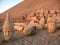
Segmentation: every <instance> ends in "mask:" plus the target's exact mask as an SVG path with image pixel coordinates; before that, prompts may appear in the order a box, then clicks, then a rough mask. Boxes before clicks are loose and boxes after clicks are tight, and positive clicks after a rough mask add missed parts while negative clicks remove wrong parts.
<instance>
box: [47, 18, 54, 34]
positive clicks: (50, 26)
mask: <svg viewBox="0 0 60 45" xmlns="http://www.w3.org/2000/svg"><path fill="white" fill-rule="evenodd" d="M47 30H48V32H49V33H53V32H55V23H54V19H53V18H52V17H48V19H47Z"/></svg>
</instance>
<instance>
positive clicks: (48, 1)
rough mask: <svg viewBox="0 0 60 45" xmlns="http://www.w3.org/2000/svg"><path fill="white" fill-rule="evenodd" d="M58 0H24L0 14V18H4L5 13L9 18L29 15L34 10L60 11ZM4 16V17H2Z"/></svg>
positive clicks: (59, 0)
mask: <svg viewBox="0 0 60 45" xmlns="http://www.w3.org/2000/svg"><path fill="white" fill-rule="evenodd" d="M59 2H60V0H25V1H23V2H21V3H20V4H18V5H16V6H14V7H12V8H10V9H9V10H7V11H6V12H4V13H2V14H1V15H0V17H2V18H4V17H5V15H6V13H7V12H8V13H9V14H10V15H11V17H13V18H15V17H20V16H22V15H25V14H29V13H30V12H32V11H35V10H36V9H44V10H50V9H55V10H60V3H59ZM3 16H4V17H3Z"/></svg>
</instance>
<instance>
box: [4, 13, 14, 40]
mask: <svg viewBox="0 0 60 45" xmlns="http://www.w3.org/2000/svg"><path fill="white" fill-rule="evenodd" d="M12 33H13V24H12V21H11V18H10V16H9V14H8V13H7V16H6V20H5V22H4V25H3V35H4V39H5V40H6V41H8V40H9V39H11V37H12Z"/></svg>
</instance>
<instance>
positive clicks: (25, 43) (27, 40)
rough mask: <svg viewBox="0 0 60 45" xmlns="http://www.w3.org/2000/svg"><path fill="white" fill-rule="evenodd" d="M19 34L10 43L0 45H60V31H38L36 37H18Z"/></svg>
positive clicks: (16, 33)
mask: <svg viewBox="0 0 60 45" xmlns="http://www.w3.org/2000/svg"><path fill="white" fill-rule="evenodd" d="M18 33H19V32H15V36H16V37H15V38H14V39H13V40H12V41H9V42H2V43H1V44H0V45H60V30H58V29H57V31H56V32H55V33H48V31H47V30H38V31H37V33H36V35H33V36H25V37H21V36H20V37H18V35H19V34H18Z"/></svg>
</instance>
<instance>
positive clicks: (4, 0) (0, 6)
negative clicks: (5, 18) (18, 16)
mask: <svg viewBox="0 0 60 45" xmlns="http://www.w3.org/2000/svg"><path fill="white" fill-rule="evenodd" d="M22 1H23V0H0V13H3V12H4V11H6V10H8V9H9V8H11V7H13V6H14V5H17V4H18V3H20V2H22Z"/></svg>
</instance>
